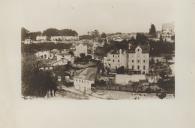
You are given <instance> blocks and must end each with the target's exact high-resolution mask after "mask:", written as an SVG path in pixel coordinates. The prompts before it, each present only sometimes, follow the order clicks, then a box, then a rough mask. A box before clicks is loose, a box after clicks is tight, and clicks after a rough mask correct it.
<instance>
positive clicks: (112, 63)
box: [103, 44, 149, 74]
mask: <svg viewBox="0 0 195 128" xmlns="http://www.w3.org/2000/svg"><path fill="white" fill-rule="evenodd" d="M103 63H104V66H105V67H108V68H110V69H117V68H119V67H124V68H125V69H127V70H129V71H136V72H140V73H141V74H147V73H148V72H149V46H148V45H137V46H133V45H131V44H129V48H128V49H127V50H122V49H119V50H117V51H116V50H114V51H112V52H109V53H108V54H107V56H106V57H104V59H103Z"/></svg>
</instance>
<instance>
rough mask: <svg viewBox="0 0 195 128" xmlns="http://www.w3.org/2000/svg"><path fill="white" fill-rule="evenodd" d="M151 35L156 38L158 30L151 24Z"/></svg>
mask: <svg viewBox="0 0 195 128" xmlns="http://www.w3.org/2000/svg"><path fill="white" fill-rule="evenodd" d="M149 34H150V35H152V36H153V37H156V36H157V34H156V28H155V25H154V24H151V27H150V30H149Z"/></svg>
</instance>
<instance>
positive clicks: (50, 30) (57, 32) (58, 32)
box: [43, 28, 78, 37]
mask: <svg viewBox="0 0 195 128" xmlns="http://www.w3.org/2000/svg"><path fill="white" fill-rule="evenodd" d="M43 35H46V36H48V37H51V36H78V33H77V32H76V31H75V30H72V29H62V30H58V29H56V28H48V29H46V30H45V31H43Z"/></svg>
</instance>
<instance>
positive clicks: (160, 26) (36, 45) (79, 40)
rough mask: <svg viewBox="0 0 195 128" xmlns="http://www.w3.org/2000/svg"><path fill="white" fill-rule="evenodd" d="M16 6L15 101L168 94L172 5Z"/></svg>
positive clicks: (172, 55)
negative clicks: (18, 89)
mask: <svg viewBox="0 0 195 128" xmlns="http://www.w3.org/2000/svg"><path fill="white" fill-rule="evenodd" d="M45 3H46V4H45ZM23 4H24V6H23V9H24V11H23V13H24V19H23V21H24V22H23V25H22V26H21V74H22V75H21V93H22V94H21V97H22V98H23V99H26V100H31V99H36V98H42V99H56V98H61V99H64V100H66V99H73V100H101V99H102V100H124V99H125V100H140V99H175V68H174V67H175V37H176V36H175V19H174V16H173V10H174V9H173V4H172V3H169V2H167V1H166V2H163V1H162V2H159V1H158V2H154V3H153V2H149V3H148V4H143V3H142V2H141V1H138V2H137V1H132V0H131V1H114V0H113V1H112V0H108V1H104V2H103V1H95V2H94V1H89V0H86V1H85V2H84V1H79V2H78V1H77V2H75V3H74V2H73V3H71V2H67V1H62V0H57V1H55V2H53V1H46V0H45V2H40V3H39V4H40V5H39V6H40V8H38V7H37V8H38V9H36V8H33V7H34V6H32V5H33V1H31V2H29V3H28V2H25V1H24V3H23ZM41 6H42V7H43V8H41Z"/></svg>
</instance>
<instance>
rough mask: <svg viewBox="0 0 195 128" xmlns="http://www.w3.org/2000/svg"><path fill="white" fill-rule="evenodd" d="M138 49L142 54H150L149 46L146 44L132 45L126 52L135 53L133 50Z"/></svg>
mask: <svg viewBox="0 0 195 128" xmlns="http://www.w3.org/2000/svg"><path fill="white" fill-rule="evenodd" d="M138 46H139V47H140V48H141V49H142V53H149V52H150V46H149V45H147V44H144V45H143V44H138V45H132V46H131V48H130V49H129V50H128V52H129V53H135V49H136V48H137V47H138Z"/></svg>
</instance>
